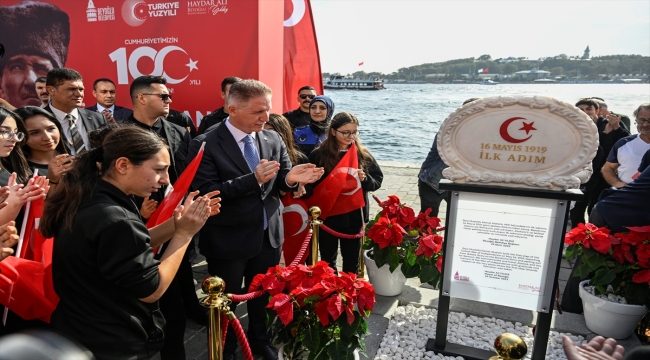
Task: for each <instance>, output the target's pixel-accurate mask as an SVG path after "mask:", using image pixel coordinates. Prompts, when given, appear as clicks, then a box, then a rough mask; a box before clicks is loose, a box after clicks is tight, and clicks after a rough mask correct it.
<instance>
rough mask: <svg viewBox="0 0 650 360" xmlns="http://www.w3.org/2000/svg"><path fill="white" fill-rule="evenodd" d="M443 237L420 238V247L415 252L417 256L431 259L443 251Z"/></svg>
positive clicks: (429, 236)
mask: <svg viewBox="0 0 650 360" xmlns="http://www.w3.org/2000/svg"><path fill="white" fill-rule="evenodd" d="M443 240H444V239H443V237H442V236H440V235H427V236H423V237H421V238H420V246H419V247H418V248H417V250H415V255H417V256H420V255H422V254H424V257H426V258H430V257H432V256H433V255H434V254H437V253H438V252H439V251H440V250H442V241H443Z"/></svg>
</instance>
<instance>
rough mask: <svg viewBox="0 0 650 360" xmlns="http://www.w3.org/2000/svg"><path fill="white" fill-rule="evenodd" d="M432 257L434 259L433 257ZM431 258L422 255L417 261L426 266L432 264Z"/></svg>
mask: <svg viewBox="0 0 650 360" xmlns="http://www.w3.org/2000/svg"><path fill="white" fill-rule="evenodd" d="M431 259H433V257H432V258H431ZM431 259H427V258H425V257H424V256H423V255H420V256H418V258H417V263H418V264H420V266H426V265H429V264H431Z"/></svg>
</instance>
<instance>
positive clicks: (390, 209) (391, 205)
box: [379, 195, 415, 227]
mask: <svg viewBox="0 0 650 360" xmlns="http://www.w3.org/2000/svg"><path fill="white" fill-rule="evenodd" d="M379 206H381V207H382V209H383V210H382V211H381V214H382V216H387V217H388V218H390V219H396V220H397V223H398V224H400V226H402V227H407V226H409V225H411V223H413V221H415V211H413V209H412V208H410V207H408V206H406V205H404V204H402V203H401V202H400V200H399V198H398V197H397V196H395V195H390V196H388V200H386V201H382V202H381V203H379Z"/></svg>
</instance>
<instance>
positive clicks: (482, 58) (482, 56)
mask: <svg viewBox="0 0 650 360" xmlns="http://www.w3.org/2000/svg"><path fill="white" fill-rule="evenodd" d="M477 60H478V61H491V60H492V56H490V55H487V54H486V55H481V56H479V57H478V59H477Z"/></svg>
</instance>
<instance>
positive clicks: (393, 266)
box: [388, 252, 399, 272]
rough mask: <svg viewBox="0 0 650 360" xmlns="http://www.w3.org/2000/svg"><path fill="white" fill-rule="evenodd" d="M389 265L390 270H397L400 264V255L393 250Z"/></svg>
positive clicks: (390, 254) (389, 257) (389, 255)
mask: <svg viewBox="0 0 650 360" xmlns="http://www.w3.org/2000/svg"><path fill="white" fill-rule="evenodd" d="M388 266H389V269H390V272H393V271H395V269H397V267H398V266H399V256H397V254H396V253H394V252H391V253H389V254H388Z"/></svg>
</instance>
